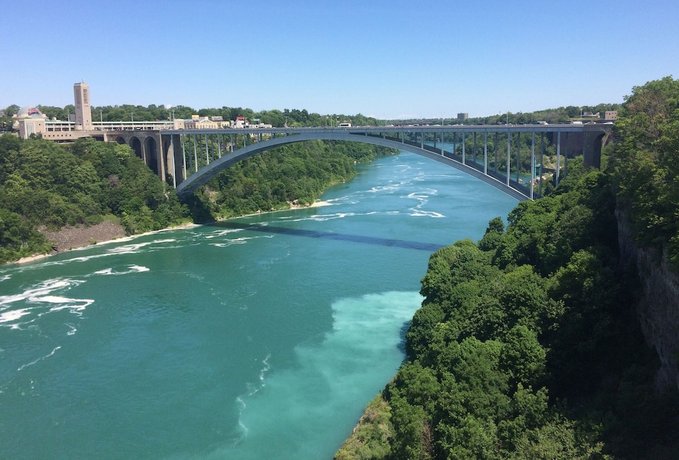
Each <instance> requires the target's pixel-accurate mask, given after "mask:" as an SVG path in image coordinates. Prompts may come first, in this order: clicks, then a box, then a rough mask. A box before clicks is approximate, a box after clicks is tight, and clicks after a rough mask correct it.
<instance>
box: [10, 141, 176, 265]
mask: <svg viewBox="0 0 679 460" xmlns="http://www.w3.org/2000/svg"><path fill="white" fill-rule="evenodd" d="M111 214H112V215H115V216H117V217H118V218H119V220H120V222H121V223H122V225H123V226H124V227H125V230H126V231H127V232H128V233H130V234H133V233H140V232H145V231H149V230H157V229H161V228H164V227H167V226H169V225H172V224H176V223H179V222H181V221H186V220H188V219H189V214H188V208H186V206H184V205H182V204H181V203H180V202H179V201H178V199H177V197H176V195H175V194H174V193H173V192H172V191H167V190H165V188H164V186H163V184H162V182H161V181H160V180H159V179H158V177H157V176H155V175H154V174H153V173H152V172H151V171H150V170H149V169H148V168H147V167H146V165H144V163H143V162H142V161H141V160H140V159H139V158H136V157H135V156H134V155H133V154H132V152H131V150H130V148H129V147H127V146H125V145H118V144H107V143H103V142H97V141H94V140H92V139H81V140H78V141H77V142H76V143H74V144H73V145H72V146H71V147H70V148H66V147H63V146H61V145H58V144H55V143H53V142H50V141H44V140H41V139H28V140H25V141H22V140H20V139H18V138H17V137H15V136H12V135H8V134H5V135H3V136H0V242H1V243H2V244H1V245H0V262H6V261H9V260H14V259H17V258H20V257H23V256H26V255H31V254H35V253H42V252H46V251H48V250H49V249H50V246H49V244H48V242H47V241H46V240H45V238H44V237H43V236H42V235H41V234H40V233H39V231H38V230H39V229H41V228H46V229H58V228H61V227H63V226H66V225H81V224H82V225H90V224H95V223H98V222H101V221H102V219H103V218H104V216H107V215H111Z"/></svg>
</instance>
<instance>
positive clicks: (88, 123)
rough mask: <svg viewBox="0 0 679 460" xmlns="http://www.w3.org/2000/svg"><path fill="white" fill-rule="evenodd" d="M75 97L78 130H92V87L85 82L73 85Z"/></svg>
mask: <svg viewBox="0 0 679 460" xmlns="http://www.w3.org/2000/svg"><path fill="white" fill-rule="evenodd" d="M73 93H74V95H75V125H76V129H82V130H84V131H90V130H92V110H91V109H90V87H89V86H88V85H87V83H85V82H80V83H76V84H74V85H73Z"/></svg>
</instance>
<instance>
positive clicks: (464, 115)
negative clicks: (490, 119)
mask: <svg viewBox="0 0 679 460" xmlns="http://www.w3.org/2000/svg"><path fill="white" fill-rule="evenodd" d="M467 118H469V114H468V113H466V112H460V113H458V114H457V121H464V120H466V119H467Z"/></svg>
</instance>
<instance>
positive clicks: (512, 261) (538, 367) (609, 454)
mask: <svg viewBox="0 0 679 460" xmlns="http://www.w3.org/2000/svg"><path fill="white" fill-rule="evenodd" d="M678 109H679V82H677V81H674V80H672V79H671V78H666V79H663V80H660V81H657V82H651V83H649V84H647V85H645V86H644V87H641V88H635V90H634V94H633V95H632V96H630V97H629V98H628V99H627V102H626V103H625V108H624V111H623V116H622V120H621V122H620V127H619V129H618V130H617V133H616V134H617V144H616V145H615V147H614V148H613V149H612V153H613V157H612V158H611V159H610V160H609V162H608V163H609V165H610V168H609V170H607V171H604V172H602V171H590V170H586V169H585V168H584V167H583V166H582V163H581V162H580V161H573V162H571V164H570V166H569V175H568V176H567V177H566V178H565V179H564V180H563V182H562V183H561V184H560V185H559V187H558V188H556V190H554V191H553V192H552V193H551V194H550V195H549V196H547V197H545V198H542V199H540V200H536V201H526V202H522V203H520V204H519V205H518V206H517V207H516V208H515V209H514V210H513V211H512V212H511V213H510V215H509V217H508V224H507V228H506V229H505V226H504V224H503V222H502V220H501V219H499V218H496V219H493V220H492V221H491V222H490V223H489V225H488V228H487V230H486V233H485V235H484V236H483V238H482V239H481V240H480V241H479V242H478V244H474V243H473V242H471V241H460V242H457V243H455V244H454V245H453V246H450V247H447V248H443V249H441V250H439V251H437V252H436V253H434V254H433V255H432V256H431V259H430V261H429V267H428V270H427V273H426V275H425V277H424V279H423V280H422V288H421V293H422V295H423V296H424V297H425V300H424V302H423V304H422V307H421V308H420V309H419V310H418V311H417V312H416V314H415V316H414V318H413V321H412V324H411V326H410V328H409V330H408V332H407V335H406V352H407V358H406V360H405V362H404V363H403V365H402V366H401V368H400V369H399V371H398V373H397V375H396V377H395V378H394V380H393V381H392V382H391V383H390V384H389V385H387V387H386V388H385V390H384V391H383V393H382V395H380V398H381V400H382V412H383V413H384V414H389V417H388V425H387V426H386V427H384V428H383V430H382V431H377V430H372V431H371V430H369V429H368V428H366V427H362V428H361V433H362V434H363V439H361V442H360V443H358V445H359V446H360V447H362V448H363V449H364V450H363V451H362V453H361V456H360V458H388V459H405V458H412V459H434V458H436V459H444V458H446V459H467V458H487V459H494V458H498V459H500V458H503V459H504V458H517V459H518V458H531V459H533V458H545V459H573V458H635V459H636V458H649V459H650V458H677V457H678V456H679V431H678V428H677V425H676V420H677V417H678V416H679V397H678V395H677V393H676V390H669V391H666V392H663V393H659V392H657V391H656V388H655V386H654V376H655V372H656V370H657V368H658V364H659V363H658V360H657V357H656V355H655V353H654V352H653V351H652V350H650V349H649V348H648V347H647V346H646V345H645V343H644V340H643V337H642V335H641V331H640V325H639V321H638V319H637V317H636V312H635V298H636V296H637V292H638V289H639V286H638V281H637V278H636V273H634V272H626V271H623V270H627V269H624V268H621V267H623V266H624V265H623V264H620V263H619V260H618V246H617V224H616V220H615V211H616V205H617V204H621V205H622V206H623V208H624V210H626V212H629V214H630V216H631V219H632V221H633V224H634V226H635V230H636V236H637V238H638V239H639V241H640V242H642V243H645V244H651V245H658V246H659V247H664V248H666V249H667V253H668V254H669V256H670V257H674V259H673V260H676V254H677V252H675V248H674V247H673V244H674V242H675V241H676V239H677V225H679V224H678V222H679V219H678V217H679V216H677V214H676V212H677V211H676V210H677V206H676V203H677V202H679V201H678V200H677V198H679V196H677V194H676V193H677V191H679V189H677V179H676V178H677V174H676V172H677V170H676V167H677V166H678V165H679V163H677V152H678V151H679V142H678V140H679V110H678ZM380 420H381V422H380V423H383V424H384V423H385V422H384V418H381V419H380ZM364 422H365V420H364ZM383 432H389V433H393V434H392V435H390V436H389V437H388V438H387V441H386V442H387V443H388V446H386V447H385V446H384V445H383V444H384V442H385V441H384V438H383V435H382V433H383ZM370 433H375V434H376V436H380V439H381V441H380V442H381V444H380V442H378V441H379V440H375V439H366V438H365V437H366V434H370ZM352 443H353V444H352ZM373 443H376V444H375V445H377V446H378V447H377V448H376V449H375V451H374V452H373V453H372V454H366V453H365V446H369V445H372V444H373ZM355 444H356V440H355V439H353V438H352V439H351V440H350V442H349V443H348V444H347V445H345V449H346V448H349V447H350V446H351V445H355ZM344 455H345V456H347V458H350V455H349V454H348V453H347V452H346V451H344Z"/></svg>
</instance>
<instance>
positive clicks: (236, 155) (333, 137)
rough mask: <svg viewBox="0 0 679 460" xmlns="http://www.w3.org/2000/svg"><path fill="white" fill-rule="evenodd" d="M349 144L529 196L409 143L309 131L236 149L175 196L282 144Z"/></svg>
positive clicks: (193, 177) (189, 180) (516, 195)
mask: <svg viewBox="0 0 679 460" xmlns="http://www.w3.org/2000/svg"><path fill="white" fill-rule="evenodd" d="M314 140H322V141H349V142H362V143H365V144H371V145H377V146H381V147H389V148H393V149H397V150H407V151H409V152H412V153H415V154H418V155H421V156H423V157H426V158H429V159H431V160H434V161H438V162H440V163H443V164H446V165H448V166H452V167H453V168H456V169H458V170H460V171H462V172H464V173H466V174H469V175H471V176H473V177H476V178H477V179H480V180H482V181H483V182H485V183H487V184H490V185H492V186H493V187H496V188H498V189H499V190H501V191H503V192H505V193H507V194H508V195H510V196H512V197H514V198H516V199H518V200H526V199H529V198H530V197H529V196H528V195H526V194H525V193H523V192H522V191H520V190H517V189H515V188H512V187H510V186H508V185H507V184H506V183H505V182H502V181H501V180H498V179H496V178H495V177H492V176H490V175H487V174H484V173H483V172H482V171H479V170H477V169H475V168H473V167H471V166H468V165H466V164H463V163H461V162H459V161H457V160H455V159H452V158H449V157H446V156H444V155H441V154H439V153H434V152H431V151H429V150H426V149H424V148H421V147H418V146H416V145H412V144H410V143H405V142H401V141H398V140H391V139H387V138H383V137H377V136H371V135H365V134H354V133H351V132H337V131H328V132H324V131H312V132H300V133H297V134H292V135H288V136H284V137H274V138H272V139H269V140H266V141H261V142H257V143H255V144H251V145H248V146H246V147H242V148H240V149H238V150H235V151H233V152H230V153H228V154H226V155H224V156H222V157H221V158H219V159H217V160H214V161H212V162H211V163H210V164H209V165H207V166H204V167H203V168H201V169H200V170H198V171H197V172H196V173H195V174H193V175H191V176H190V177H189V178H187V179H186V180H184V181H182V182H181V183H180V184H179V185H178V186H177V194H178V195H179V196H180V197H182V196H187V195H190V194H192V193H194V192H195V191H196V190H197V189H198V188H199V187H201V186H203V185H205V184H207V183H208V182H209V181H210V180H211V179H212V178H214V177H215V176H216V175H217V174H219V173H220V172H221V171H223V170H224V169H226V168H228V167H229V166H231V165H233V164H234V163H236V162H238V161H240V160H244V159H246V158H250V157H252V156H254V155H257V154H260V153H262V152H265V151H267V150H271V149H274V148H276V147H280V146H282V145H288V144H294V143H297V142H306V141H314Z"/></svg>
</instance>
